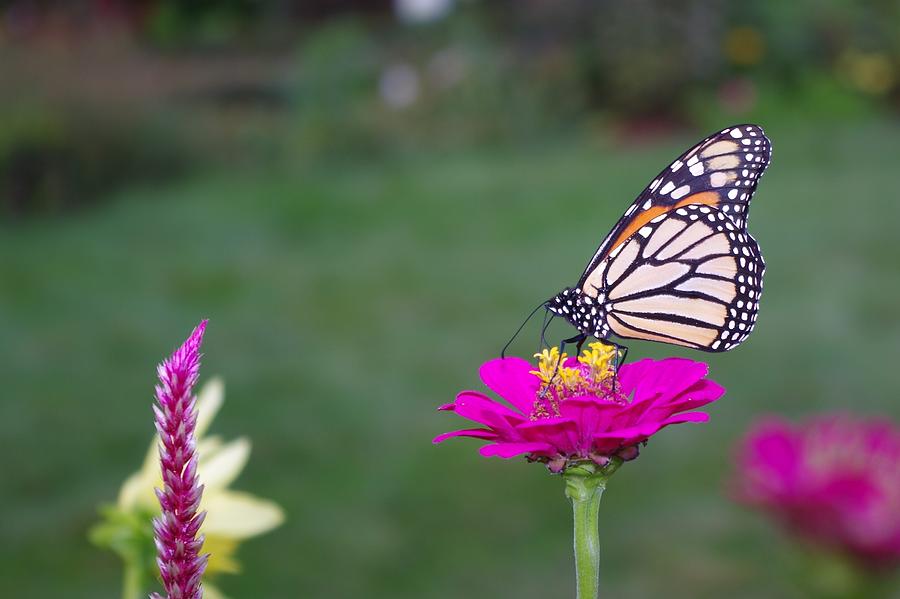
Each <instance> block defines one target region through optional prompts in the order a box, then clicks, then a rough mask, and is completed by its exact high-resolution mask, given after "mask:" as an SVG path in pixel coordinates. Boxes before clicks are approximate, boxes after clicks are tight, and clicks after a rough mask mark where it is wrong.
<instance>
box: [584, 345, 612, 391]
mask: <svg viewBox="0 0 900 599" xmlns="http://www.w3.org/2000/svg"><path fill="white" fill-rule="evenodd" d="M588 348H589V349H586V350H584V351H583V352H582V354H581V356H580V357H579V358H578V361H579V362H581V363H582V364H584V365H585V366H587V367H588V368H590V369H591V379H592V380H593V381H594V382H596V383H599V382H600V381H603V380H605V379H607V378H609V377H611V376H613V374H614V373H613V361H614V360H615V359H616V353H617V351H618V350H617V349H616V347H615V346H614V345H606V344H605V343H601V342H594V343H591V344H590V345H588Z"/></svg>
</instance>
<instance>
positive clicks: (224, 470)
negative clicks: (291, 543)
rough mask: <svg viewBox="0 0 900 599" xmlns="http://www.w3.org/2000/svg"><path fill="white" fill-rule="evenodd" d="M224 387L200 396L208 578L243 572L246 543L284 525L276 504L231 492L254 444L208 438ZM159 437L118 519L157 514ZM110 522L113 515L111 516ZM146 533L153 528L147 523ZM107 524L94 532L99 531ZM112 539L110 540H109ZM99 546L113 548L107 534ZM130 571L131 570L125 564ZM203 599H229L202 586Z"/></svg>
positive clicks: (119, 506) (126, 489)
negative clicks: (239, 554) (240, 551)
mask: <svg viewBox="0 0 900 599" xmlns="http://www.w3.org/2000/svg"><path fill="white" fill-rule="evenodd" d="M224 393H225V387H224V384H223V383H222V380H221V379H218V378H215V379H212V380H210V381H209V382H208V383H206V384H205V385H204V386H203V388H202V389H201V390H200V392H199V393H198V394H197V427H196V431H195V435H196V439H197V455H198V456H199V463H198V468H197V470H198V476H199V479H200V484H202V485H203V487H204V488H203V498H202V500H201V502H200V510H201V511H202V510H205V511H206V519H205V520H204V522H203V526H202V528H201V529H200V532H201V533H202V534H203V535H205V542H204V545H203V551H202V552H203V553H209V554H210V559H209V564H208V565H207V568H206V572H205V574H206V575H215V574H217V573H221V572H228V573H235V572H239V571H240V564H239V563H238V562H237V561H236V559H235V557H234V554H235V551H236V549H237V547H238V545H239V544H240V542H241V541H243V540H244V539H248V538H250V537H254V536H257V535H260V534H263V533H265V532H267V531H269V530H272V529H273V528H276V527H277V526H279V525H280V524H281V523H282V522H284V512H283V511H282V509H281V508H280V507H279V506H278V505H277V504H275V503H273V502H271V501H268V500H266V499H261V498H259V497H255V496H253V495H251V494H249V493H244V492H241V491H233V490H231V489H229V488H228V487H229V485H231V483H232V482H234V480H235V479H236V478H237V477H238V475H239V474H240V473H241V471H242V470H243V469H244V466H245V465H246V464H247V459H248V458H249V457H250V441H249V440H248V439H247V438H245V437H239V438H237V439H234V440H232V441H228V442H226V441H224V440H223V439H222V438H221V437H218V436H207V435H206V431H207V429H209V425H210V423H211V422H212V419H213V418H214V417H215V415H216V413H217V412H218V411H219V408H221V407H222V403H223V401H224ZM158 442H159V438H158V437H155V438H154V440H153V442H152V443H151V445H150V449H149V450H148V451H147V455H146V457H145V458H144V464H143V466H142V467H141V469H140V470H139V471H138V472H136V473H134V474H132V475H131V476H129V477H128V479H126V481H125V483H124V484H123V485H122V488H121V490H120V491H119V498H118V501H117V503H116V506H115V508H114V511H117V512H118V513H119V514H141V515H146V514H151V515H155V514H158V513H159V511H160V508H159V502H158V500H157V498H156V494H155V493H154V488H160V487H162V475H161V473H160V466H159V451H158V449H157V444H158ZM107 519H108V520H109V514H107ZM146 522H147V527H148V528H149V526H150V521H149V519H146ZM103 526H107V527H108V526H111V525H110V524H103V525H101V526H98V527H97V528H96V529H95V531H96V530H101V528H102V527H103ZM107 536H108V535H107ZM94 538H95V540H97V542H98V543H99V544H102V545H107V546H109V543H107V542H105V541H104V538H103V533H100V534H99V535H98V534H97V533H95V534H94ZM126 567H128V564H126ZM203 588H204V596H205V597H207V598H208V599H226V597H225V596H224V595H223V594H222V593H221V592H220V591H218V590H217V589H216V588H215V587H212V586H210V585H209V583H208V582H207V581H206V580H204V583H203Z"/></svg>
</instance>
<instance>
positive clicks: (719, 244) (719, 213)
mask: <svg viewBox="0 0 900 599" xmlns="http://www.w3.org/2000/svg"><path fill="white" fill-rule="evenodd" d="M764 271H765V263H764V262H763V258H762V254H761V253H760V251H759V246H758V245H757V244H756V241H755V240H754V239H753V238H752V237H751V236H750V235H749V234H748V233H747V232H746V231H745V230H744V229H743V227H740V226H738V225H737V224H735V222H734V221H733V220H732V219H731V217H730V216H729V215H728V214H727V213H725V211H724V207H722V208H717V207H715V206H711V205H705V204H691V205H686V206H682V207H679V208H676V209H674V210H673V211H670V212H668V213H665V214H662V215H660V216H657V217H656V218H654V219H653V220H651V221H650V222H648V223H647V224H646V225H644V226H643V227H641V228H640V229H639V230H638V232H637V233H636V234H634V235H632V236H631V237H630V238H629V239H628V240H626V241H625V242H624V243H622V244H620V245H618V246H617V247H616V248H614V249H613V250H612V251H611V252H610V253H609V254H608V255H607V256H605V257H604V258H603V259H602V260H600V262H599V263H598V264H597V266H596V267H595V268H594V269H593V270H592V271H591V272H590V273H588V275H587V276H586V277H585V280H584V282H583V286H582V288H581V291H582V292H583V293H584V294H586V295H588V296H590V297H593V298H598V299H600V302H599V303H600V304H601V305H602V306H603V307H602V309H603V310H604V311H605V318H606V322H607V323H608V326H609V328H610V330H611V331H612V332H613V333H615V334H616V335H618V336H619V337H624V338H631V339H646V340H650V341H660V342H663V343H671V344H675V345H683V346H686V347H691V348H694V349H700V350H704V351H711V352H721V351H726V350H729V349H731V348H733V347H735V346H736V345H738V344H739V343H741V342H742V341H744V339H746V338H747V335H749V334H750V331H752V330H753V325H754V324H755V322H756V314H757V309H758V306H759V304H758V302H759V296H760V293H761V291H762V277H763V273H764ZM599 296H602V297H599Z"/></svg>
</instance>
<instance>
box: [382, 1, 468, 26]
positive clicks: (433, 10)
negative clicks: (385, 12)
mask: <svg viewBox="0 0 900 599" xmlns="http://www.w3.org/2000/svg"><path fill="white" fill-rule="evenodd" d="M454 1H455V0H394V12H395V13H396V14H397V17H398V18H399V19H400V20H401V21H405V22H407V23H427V22H429V21H437V20H438V19H440V18H442V17H445V16H446V15H447V13H449V12H450V10H451V9H452V8H453V4H454Z"/></svg>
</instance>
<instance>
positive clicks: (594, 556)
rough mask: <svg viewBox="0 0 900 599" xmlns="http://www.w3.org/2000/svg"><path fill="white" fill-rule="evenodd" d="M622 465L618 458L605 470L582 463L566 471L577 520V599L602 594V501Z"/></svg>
mask: <svg viewBox="0 0 900 599" xmlns="http://www.w3.org/2000/svg"><path fill="white" fill-rule="evenodd" d="M621 464H622V460H620V459H618V458H614V459H613V461H611V462H610V463H609V464H608V465H607V466H605V467H604V468H597V467H596V466H595V465H594V464H579V465H576V466H570V467H569V468H567V469H566V471H565V473H564V474H563V477H564V478H565V479H566V497H568V498H569V499H571V500H572V511H573V515H574V519H575V588H576V595H575V596H576V598H577V599H596V598H597V597H598V596H599V592H600V531H599V526H598V519H599V512H600V498H601V497H602V496H603V491H604V490H605V489H606V481H607V480H608V479H609V477H610V476H611V475H612V473H613V472H615V471H616V470H617V469H618V468H619V466H620V465H621Z"/></svg>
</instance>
